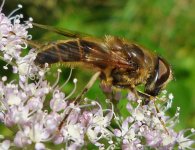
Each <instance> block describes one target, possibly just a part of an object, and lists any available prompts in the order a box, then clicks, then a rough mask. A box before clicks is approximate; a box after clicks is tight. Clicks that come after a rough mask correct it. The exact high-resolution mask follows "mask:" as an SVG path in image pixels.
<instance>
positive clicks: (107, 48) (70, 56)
mask: <svg viewBox="0 0 195 150" xmlns="http://www.w3.org/2000/svg"><path fill="white" fill-rule="evenodd" d="M33 25H35V26H37V27H39V28H43V29H47V30H50V31H53V32H56V33H58V34H61V35H64V36H66V37H69V38H71V39H69V40H59V41H56V42H52V43H51V44H47V45H42V46H41V47H40V49H41V51H40V52H38V54H37V57H36V59H35V63H36V64H38V65H44V64H45V63H48V64H54V63H59V62H60V63H65V64H70V65H72V64H73V65H82V66H84V67H88V68H90V69H91V70H94V71H96V72H97V73H96V74H95V76H94V77H93V79H92V81H91V82H95V80H96V78H98V77H99V78H100V80H101V83H102V84H104V85H108V86H114V87H117V88H128V89H130V90H131V91H133V92H135V93H137V91H136V90H135V88H136V86H137V85H140V84H143V85H144V86H145V91H144V93H146V95H149V96H153V97H155V96H157V95H158V94H159V92H160V91H161V90H162V89H163V88H164V87H165V86H166V85H167V83H168V82H169V81H170V80H171V79H172V71H171V67H170V65H169V64H168V63H167V61H166V60H164V59H163V58H161V57H160V56H158V55H157V54H155V53H153V52H151V51H149V50H147V49H146V48H143V47H142V46H140V45H138V44H135V43H133V42H129V41H126V40H125V39H121V38H118V37H113V36H105V38H104V39H95V38H92V37H89V36H81V34H80V33H77V32H71V31H69V30H62V29H59V28H54V27H51V26H46V25H41V24H37V23H33ZM92 84H93V83H89V85H88V86H87V87H86V89H85V90H84V92H86V91H87V90H88V89H89V88H90V86H92Z"/></svg>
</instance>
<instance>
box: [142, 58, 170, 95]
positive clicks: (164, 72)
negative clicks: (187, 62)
mask: <svg viewBox="0 0 195 150" xmlns="http://www.w3.org/2000/svg"><path fill="white" fill-rule="evenodd" d="M171 79H172V71H171V68H170V65H169V64H168V63H167V62H166V61H165V60H164V59H162V58H160V57H158V59H157V64H156V68H155V70H154V73H153V74H151V77H150V78H149V79H148V81H147V83H146V90H145V92H146V93H147V94H150V95H152V96H157V95H158V93H159V92H160V90H161V89H163V88H164V87H165V86H166V85H167V83H168V82H169V81H170V80H171Z"/></svg>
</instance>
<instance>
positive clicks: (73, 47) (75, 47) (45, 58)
mask: <svg viewBox="0 0 195 150" xmlns="http://www.w3.org/2000/svg"><path fill="white" fill-rule="evenodd" d="M41 49H42V51H41V52H39V53H38V54H37V57H36V59H35V63H36V64H39V65H44V64H45V63H48V64H53V63H58V62H88V63H89V62H90V63H92V64H93V62H94V63H95V62H96V63H97V61H98V58H101V59H102V58H104V57H105V55H104V53H106V52H105V51H104V50H103V48H102V47H101V46H100V45H98V44H97V43H95V42H91V41H87V40H77V39H75V40H68V41H59V42H57V43H52V44H49V45H47V46H43V47H42V48H41ZM95 59H97V60H95Z"/></svg>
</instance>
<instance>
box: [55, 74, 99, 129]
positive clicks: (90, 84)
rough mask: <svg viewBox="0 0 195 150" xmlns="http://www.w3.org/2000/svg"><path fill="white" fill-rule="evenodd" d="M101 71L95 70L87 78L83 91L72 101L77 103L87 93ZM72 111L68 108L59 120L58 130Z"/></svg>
mask: <svg viewBox="0 0 195 150" xmlns="http://www.w3.org/2000/svg"><path fill="white" fill-rule="evenodd" d="M100 74H101V72H100V71H98V72H96V73H95V74H94V75H93V76H92V77H91V79H90V80H89V82H88V83H87V85H86V86H85V87H84V89H83V91H82V92H81V93H80V94H79V95H78V96H77V97H76V98H75V99H74V100H73V102H74V103H76V104H78V103H79V102H80V101H81V100H82V97H83V96H84V95H85V94H86V93H87V91H88V90H89V89H90V88H91V87H92V86H93V84H94V83H95V81H96V80H97V78H98V77H99V76H100ZM72 111H73V109H69V110H68V111H67V112H66V113H65V116H64V118H63V119H62V120H61V122H60V124H59V125H58V131H60V130H61V128H62V126H63V125H64V123H65V121H66V120H67V118H68V116H69V114H70V113H71V112H72Z"/></svg>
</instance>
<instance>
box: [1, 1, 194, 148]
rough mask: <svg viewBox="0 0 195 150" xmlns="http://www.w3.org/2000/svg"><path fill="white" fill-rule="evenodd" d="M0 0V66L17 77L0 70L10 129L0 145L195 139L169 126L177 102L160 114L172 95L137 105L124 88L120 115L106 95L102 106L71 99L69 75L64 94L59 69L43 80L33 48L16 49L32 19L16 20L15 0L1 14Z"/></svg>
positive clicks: (168, 144)
mask: <svg viewBox="0 0 195 150" xmlns="http://www.w3.org/2000/svg"><path fill="white" fill-rule="evenodd" d="M3 4H4V1H3ZM3 4H2V6H1V7H0V52H1V59H2V60H3V61H5V62H6V63H7V65H5V66H4V67H3V68H1V69H2V70H7V69H8V67H9V66H12V68H13V69H12V72H13V73H14V74H15V76H17V77H16V79H15V80H12V81H9V79H8V77H7V76H2V77H1V80H0V123H1V124H2V123H3V125H4V126H5V128H8V129H9V130H10V131H12V135H10V137H5V136H4V135H1V133H0V149H3V150H7V149H11V148H12V147H18V148H32V147H33V148H35V149H36V150H44V149H47V148H49V147H50V146H51V143H52V144H53V145H58V146H60V148H61V149H69V150H74V149H81V148H82V147H87V146H88V144H92V145H93V146H94V147H98V148H99V149H124V150H137V149H146V148H151V149H162V150H168V149H173V148H178V149H187V148H188V149H192V145H193V144H194V143H195V142H194V141H193V140H191V139H190V138H191V136H193V135H194V134H195V131H194V129H190V130H182V131H180V132H176V131H174V126H175V124H176V123H177V122H178V120H179V119H178V118H179V108H178V110H177V112H176V113H175V116H174V117H172V118H170V117H169V116H166V114H165V112H166V111H167V110H168V109H169V108H170V107H171V102H172V99H173V96H172V95H168V96H167V93H165V92H164V94H163V96H162V97H161V99H166V100H167V99H169V101H168V102H166V103H165V104H163V105H162V104H161V105H158V104H156V103H155V102H154V101H151V102H149V104H148V105H142V101H143V99H142V98H140V99H139V100H138V101H134V95H132V93H129V95H128V99H129V100H128V104H127V106H126V107H127V110H128V111H129V116H128V117H126V118H123V117H122V116H120V115H119V114H118V112H117V113H115V106H114V105H113V104H112V103H111V102H110V101H109V100H106V102H107V105H108V108H105V109H103V108H102V106H101V105H100V103H99V102H97V101H94V100H90V99H88V98H85V99H80V100H79V101H74V100H71V99H70V97H71V96H72V94H73V93H74V91H75V90H76V86H77V79H74V80H73V84H74V89H73V91H72V92H71V93H70V94H69V95H66V94H65V93H64V92H62V90H61V89H62V87H64V86H65V84H63V86H60V85H59V78H60V74H61V70H60V69H59V70H58V71H57V79H56V82H55V83H54V84H51V83H50V82H49V81H47V80H46V75H47V73H48V72H49V67H48V64H45V66H44V67H43V68H39V67H37V66H36V65H35V64H34V60H35V58H36V51H35V50H33V49H32V50H30V51H29V53H28V54H27V55H25V56H22V55H21V54H22V50H23V49H25V48H26V47H27V42H26V41H28V40H30V39H31V36H30V35H28V31H27V29H29V28H32V24H31V21H32V19H29V20H28V21H25V22H24V23H21V18H23V16H22V15H21V14H20V15H15V16H14V13H15V12H16V11H17V10H18V9H20V8H21V5H19V6H18V9H16V10H14V11H13V12H12V13H11V14H10V15H9V16H8V17H7V16H5V15H4V14H3V13H2V7H3ZM69 79H70V78H68V80H67V82H68V81H69ZM67 82H65V83H67ZM158 108H159V110H158ZM189 131H190V132H191V134H189V135H188V136H186V135H185V134H186V133H187V132H189Z"/></svg>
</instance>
